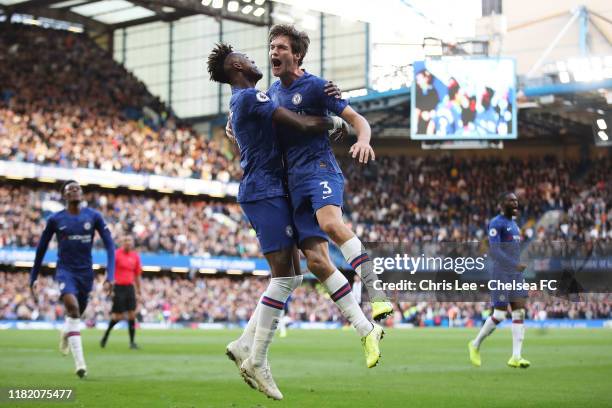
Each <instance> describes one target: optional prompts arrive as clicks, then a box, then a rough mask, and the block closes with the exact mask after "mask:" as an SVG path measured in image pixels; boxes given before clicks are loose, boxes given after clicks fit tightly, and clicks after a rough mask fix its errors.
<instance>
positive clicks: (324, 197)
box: [323, 195, 331, 200]
mask: <svg viewBox="0 0 612 408" xmlns="http://www.w3.org/2000/svg"><path fill="white" fill-rule="evenodd" d="M329 197H331V196H330V195H328V196H323V199H324V200H325V199H326V198H329Z"/></svg>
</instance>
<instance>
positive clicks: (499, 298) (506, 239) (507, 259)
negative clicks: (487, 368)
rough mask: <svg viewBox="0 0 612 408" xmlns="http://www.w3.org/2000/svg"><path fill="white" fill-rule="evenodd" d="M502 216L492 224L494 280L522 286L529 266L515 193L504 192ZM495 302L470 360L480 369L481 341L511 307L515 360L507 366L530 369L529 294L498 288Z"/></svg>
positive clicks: (471, 349) (473, 343) (472, 345)
mask: <svg viewBox="0 0 612 408" xmlns="http://www.w3.org/2000/svg"><path fill="white" fill-rule="evenodd" d="M499 202H500V206H501V208H502V213H501V214H499V215H498V216H496V217H495V218H493V219H492V220H491V222H490V223H489V227H488V231H489V254H490V258H491V259H490V262H491V264H490V267H491V270H492V271H491V272H492V273H491V279H492V280H493V281H494V282H498V283H494V285H495V287H496V288H497V287H498V286H499V284H500V283H501V284H510V285H513V286H516V285H517V284H518V285H523V284H524V283H525V278H524V276H523V271H524V270H525V268H526V267H527V265H525V264H523V263H521V261H520V257H521V231H520V229H519V227H518V225H517V224H516V222H515V221H514V218H515V217H516V215H517V214H518V198H517V197H516V195H515V194H514V193H511V192H506V193H503V194H502V195H501V196H500V198H499ZM491 298H492V301H493V314H492V315H491V316H489V317H488V318H487V320H486V321H485V322H484V324H483V326H482V328H481V329H480V332H479V333H478V336H477V337H476V339H474V340H473V341H470V342H469V343H468V349H469V352H470V361H471V362H472V364H473V365H475V366H477V367H480V365H481V359H480V345H481V344H482V341H483V340H484V339H485V338H486V337H487V336H489V335H490V334H491V333H493V331H494V330H495V327H496V326H497V325H498V324H499V323H500V322H501V321H503V320H505V319H506V314H507V313H508V304H510V308H511V309H512V357H511V358H510V360H509V361H508V365H509V366H510V367H513V368H519V367H520V368H527V367H529V366H530V365H531V363H530V362H529V361H527V360H526V359H524V358H523V357H522V355H521V349H522V346H523V339H524V337H525V325H524V322H523V321H524V319H525V303H526V300H527V291H526V290H524V289H522V288H519V289H518V290H504V288H498V289H496V290H492V291H491Z"/></svg>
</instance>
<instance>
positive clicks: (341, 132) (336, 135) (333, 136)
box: [329, 120, 349, 142]
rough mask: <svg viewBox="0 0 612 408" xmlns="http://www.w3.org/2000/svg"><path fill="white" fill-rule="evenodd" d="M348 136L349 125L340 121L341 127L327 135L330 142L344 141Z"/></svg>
mask: <svg viewBox="0 0 612 408" xmlns="http://www.w3.org/2000/svg"><path fill="white" fill-rule="evenodd" d="M348 134H349V125H348V123H346V121H344V120H343V121H342V127H341V128H340V129H336V130H334V131H333V132H332V133H330V134H329V139H330V140H331V141H332V142H338V141H340V140H342V139H344V138H345V137H347V136H348Z"/></svg>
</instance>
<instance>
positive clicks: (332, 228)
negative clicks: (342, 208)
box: [319, 219, 344, 241]
mask: <svg viewBox="0 0 612 408" xmlns="http://www.w3.org/2000/svg"><path fill="white" fill-rule="evenodd" d="M319 226H320V227H321V229H322V230H323V232H325V233H326V234H327V235H329V237H330V238H331V239H332V240H333V241H337V237H338V236H340V235H341V234H342V228H343V227H344V224H342V223H341V222H338V221H337V220H334V219H331V220H324V221H322V222H320V223H319Z"/></svg>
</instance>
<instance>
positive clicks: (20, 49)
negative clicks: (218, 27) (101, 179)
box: [0, 24, 240, 181]
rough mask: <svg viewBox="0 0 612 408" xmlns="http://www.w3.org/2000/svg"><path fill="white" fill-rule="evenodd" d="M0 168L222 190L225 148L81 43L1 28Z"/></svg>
mask: <svg viewBox="0 0 612 408" xmlns="http://www.w3.org/2000/svg"><path fill="white" fill-rule="evenodd" d="M0 160H15V161H21V162H29V163H38V164H50V165H57V166H62V167H69V168H74V167H85V168H95V169H102V170H118V171H125V172H137V173H150V174H158V175H166V176H177V177H191V178H198V179H204V180H219V181H229V180H236V179H238V178H239V177H240V169H239V166H238V163H237V161H236V160H235V158H234V153H233V151H232V149H231V148H229V146H228V145H227V144H225V143H222V142H221V143H220V142H217V141H214V140H208V139H207V138H206V137H204V136H203V135H201V134H198V133H196V132H195V131H194V130H193V129H192V128H191V127H189V126H187V125H184V124H181V123H180V122H179V121H177V120H176V119H175V118H174V117H173V115H172V113H171V111H170V110H169V109H167V108H166V107H165V106H164V104H163V103H161V102H160V100H159V99H158V98H156V97H154V96H153V95H151V94H150V93H149V91H148V90H147V89H146V87H145V85H144V84H143V83H142V82H141V81H139V80H138V79H137V78H136V77H135V76H134V75H132V74H131V73H130V72H128V71H127V70H126V69H125V68H124V67H123V66H121V65H120V64H118V63H116V62H115V61H114V60H113V59H112V57H111V56H110V55H109V54H108V53H107V52H106V51H104V50H103V49H101V48H100V47H99V46H98V45H97V44H96V43H95V42H94V41H93V40H91V39H89V38H88V37H87V36H86V35H84V34H74V33H70V32H67V31H61V30H46V29H42V28H38V27H33V26H26V25H21V24H0Z"/></svg>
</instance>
